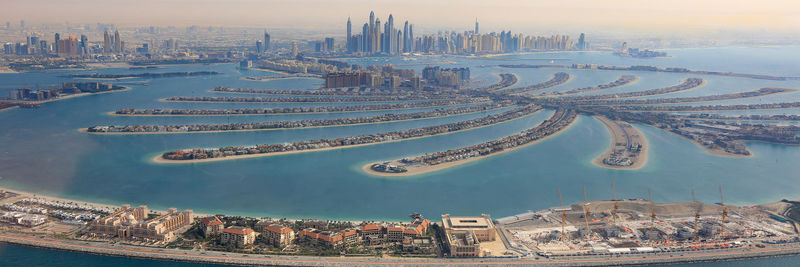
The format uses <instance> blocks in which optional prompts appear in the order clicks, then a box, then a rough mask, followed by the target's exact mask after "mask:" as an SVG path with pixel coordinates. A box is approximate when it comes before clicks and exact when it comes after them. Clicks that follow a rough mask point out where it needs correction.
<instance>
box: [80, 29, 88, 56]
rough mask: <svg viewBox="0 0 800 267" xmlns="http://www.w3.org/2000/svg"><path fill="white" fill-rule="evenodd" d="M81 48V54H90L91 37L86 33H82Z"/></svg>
mask: <svg viewBox="0 0 800 267" xmlns="http://www.w3.org/2000/svg"><path fill="white" fill-rule="evenodd" d="M80 49H81V54H83V55H84V56H85V55H88V54H89V38H87V37H86V35H83V34H81V45H80Z"/></svg>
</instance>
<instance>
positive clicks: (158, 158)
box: [151, 109, 542, 164]
mask: <svg viewBox="0 0 800 267" xmlns="http://www.w3.org/2000/svg"><path fill="white" fill-rule="evenodd" d="M541 111H542V109H539V110H537V111H535V112H533V113H531V114H528V115H525V116H521V117H519V118H514V119H511V120H507V121H504V122H500V123H497V124H490V125H485V126H481V127H475V128H469V129H462V130H458V131H452V132H446V133H440V134H434V135H426V136H418V137H412V138H406V139H396V140H390V141H383V142H375V143H367V144H358V145H347V146H335V147H326V148H315V149H305V150H295V151H283V152H272V153H258V154H247V155H235V156H227V157H221V158H208V159H192V160H168V159H164V158H163V157H162V156H161V155H162V154H163V153H162V154H159V155H158V156H155V157H154V158H153V159H152V160H151V161H152V162H154V163H162V164H186V163H203V162H213V161H223V160H234V159H246V158H257V157H270V156H280V155H288V154H297V153H308V152H320V151H328V150H334V149H345V148H353V147H361V146H369V145H378V144H387V143H395V142H402V141H409V140H415V139H420V138H428V137H434V136H440V135H448V134H454V133H458V132H464V131H470V130H475V129H480V128H484V127H488V126H494V125H499V124H503V123H507V122H512V121H515V120H518V119H521V118H525V117H528V116H532V115H533V114H536V113H539V112H541Z"/></svg>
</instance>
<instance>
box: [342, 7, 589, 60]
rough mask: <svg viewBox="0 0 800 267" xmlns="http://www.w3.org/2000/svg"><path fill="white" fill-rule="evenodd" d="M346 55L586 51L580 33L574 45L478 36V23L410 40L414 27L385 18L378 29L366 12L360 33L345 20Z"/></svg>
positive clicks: (505, 34)
mask: <svg viewBox="0 0 800 267" xmlns="http://www.w3.org/2000/svg"><path fill="white" fill-rule="evenodd" d="M345 48H346V52H348V53H351V54H367V55H371V54H384V55H398V54H400V53H409V52H422V53H447V54H455V53H501V52H505V53H508V52H519V51H530V50H586V49H588V43H586V42H585V36H584V34H581V37H580V38H579V40H578V43H577V44H576V43H575V42H573V41H571V40H570V38H569V36H566V35H552V36H526V35H522V34H512V33H511V31H502V32H501V33H499V34H498V33H494V32H493V33H489V34H481V33H480V31H479V24H478V21H477V20H475V29H474V30H473V31H464V32H455V31H451V32H439V33H437V34H436V35H423V36H421V37H414V25H413V24H409V23H408V21H406V22H405V23H404V25H403V28H402V29H399V28H395V23H394V17H393V16H392V15H389V19H388V21H386V23H385V24H383V27H381V21H380V19H376V18H375V13H374V12H370V15H369V21H368V22H367V23H364V25H363V26H362V29H361V33H360V34H359V33H355V34H354V32H353V25H352V21H351V20H350V18H347V35H346V44H345Z"/></svg>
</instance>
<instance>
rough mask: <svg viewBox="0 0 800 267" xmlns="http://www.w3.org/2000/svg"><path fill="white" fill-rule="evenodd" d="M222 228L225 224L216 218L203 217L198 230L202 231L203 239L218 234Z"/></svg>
mask: <svg viewBox="0 0 800 267" xmlns="http://www.w3.org/2000/svg"><path fill="white" fill-rule="evenodd" d="M222 228H225V224H224V223H222V221H221V220H220V219H219V218H217V216H211V217H205V218H203V219H202V220H200V230H201V231H203V236H205V237H209V236H212V235H218V234H220V233H221V232H222Z"/></svg>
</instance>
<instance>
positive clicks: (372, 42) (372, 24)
mask: <svg viewBox="0 0 800 267" xmlns="http://www.w3.org/2000/svg"><path fill="white" fill-rule="evenodd" d="M375 32H376V30H375V12H373V11H370V12H369V34H368V35H367V36H366V37H365V38H367V43H368V44H369V45H368V46H367V47H366V49H365V50H366V51H369V52H370V53H374V52H375V49H376V48H375V44H376V43H377V42H376V40H375V38H377V36H375Z"/></svg>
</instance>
